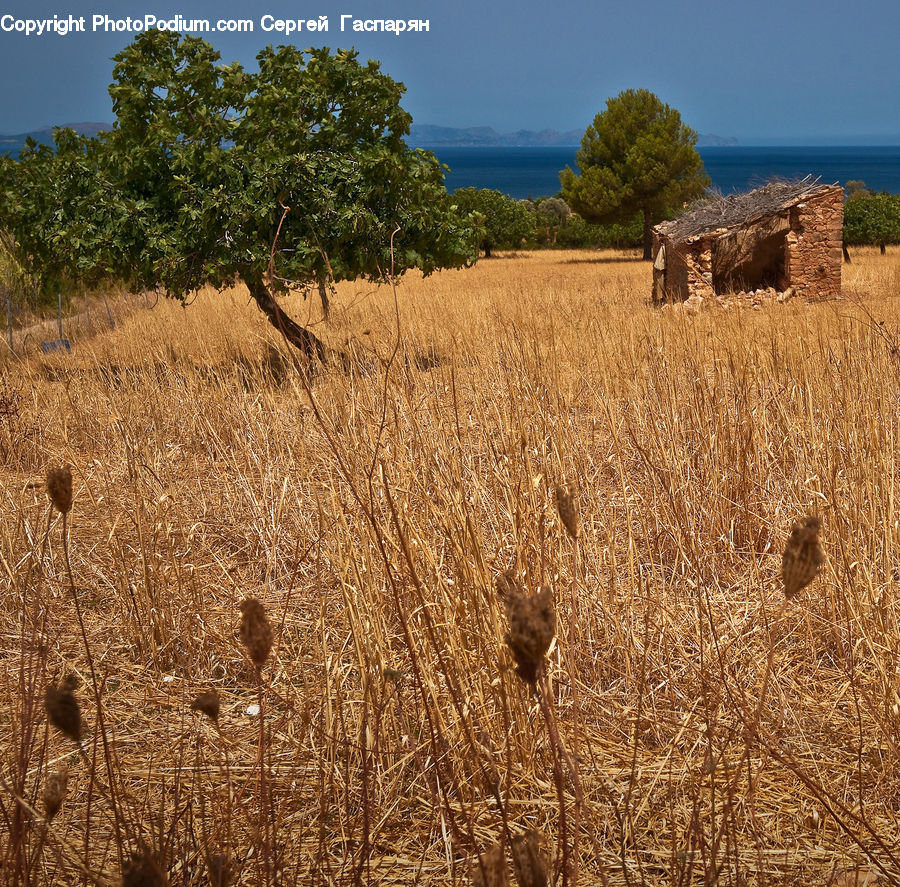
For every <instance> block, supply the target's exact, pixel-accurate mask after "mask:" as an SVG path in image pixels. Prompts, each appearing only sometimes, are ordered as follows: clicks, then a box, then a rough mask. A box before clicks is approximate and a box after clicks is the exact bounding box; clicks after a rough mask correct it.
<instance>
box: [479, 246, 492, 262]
mask: <svg viewBox="0 0 900 887" xmlns="http://www.w3.org/2000/svg"><path fill="white" fill-rule="evenodd" d="M481 247H482V249H483V250H484V257H485V258H486V259H489V258H490V257H491V245H490V244H489V243H482V244H481Z"/></svg>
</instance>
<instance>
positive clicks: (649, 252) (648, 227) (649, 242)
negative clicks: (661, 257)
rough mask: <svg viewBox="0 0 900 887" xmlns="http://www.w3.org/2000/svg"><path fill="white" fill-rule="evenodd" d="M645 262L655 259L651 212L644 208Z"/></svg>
mask: <svg viewBox="0 0 900 887" xmlns="http://www.w3.org/2000/svg"><path fill="white" fill-rule="evenodd" d="M643 213H644V261H645V262H649V261H650V259H652V258H653V225H652V224H651V222H650V210H649V209H647V208H646V207H644V209H643Z"/></svg>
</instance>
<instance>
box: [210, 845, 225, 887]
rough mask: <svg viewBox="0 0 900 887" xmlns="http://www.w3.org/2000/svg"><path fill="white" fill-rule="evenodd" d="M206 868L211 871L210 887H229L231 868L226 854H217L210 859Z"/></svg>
mask: <svg viewBox="0 0 900 887" xmlns="http://www.w3.org/2000/svg"><path fill="white" fill-rule="evenodd" d="M206 866H207V868H208V869H209V885H210V887H228V884H229V883H230V881H231V866H230V865H229V863H228V857H227V856H226V855H225V854H224V853H215V854H213V855H212V856H210V857H208V858H207V860H206Z"/></svg>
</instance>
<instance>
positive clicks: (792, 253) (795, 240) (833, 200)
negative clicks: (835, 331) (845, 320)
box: [785, 187, 844, 299]
mask: <svg viewBox="0 0 900 887" xmlns="http://www.w3.org/2000/svg"><path fill="white" fill-rule="evenodd" d="M843 228H844V189H843V188H840V187H835V188H832V189H830V190H829V191H828V192H827V193H825V194H822V195H820V196H818V197H814V198H812V199H810V200H807V201H806V202H804V203H798V204H797V205H796V206H792V207H791V230H790V231H789V232H788V235H787V240H786V245H785V276H786V277H787V283H788V285H789V286H791V287H792V288H793V289H794V292H795V293H796V294H797V295H799V296H802V297H804V298H806V299H824V298H828V297H833V296H838V295H840V292H841V262H842V260H843V253H842V251H841V244H842V239H843Z"/></svg>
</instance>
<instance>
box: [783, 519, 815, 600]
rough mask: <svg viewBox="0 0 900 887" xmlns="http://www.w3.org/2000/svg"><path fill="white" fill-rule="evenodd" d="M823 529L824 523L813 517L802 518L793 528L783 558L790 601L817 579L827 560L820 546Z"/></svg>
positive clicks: (786, 587) (785, 581) (786, 588)
mask: <svg viewBox="0 0 900 887" xmlns="http://www.w3.org/2000/svg"><path fill="white" fill-rule="evenodd" d="M821 529H822V521H820V520H819V518H817V517H813V516H810V517H804V518H801V519H800V520H798V521H795V522H794V525H793V527H791V536H790V538H789V539H788V541H787V545H785V547H784V554H783V555H782V558H781V579H782V581H783V582H784V596H785V597H786V598H787V599H788V600H790V599H791V598H793V597H794V596H795V595H796V594H797V593H798V592H800V591H801V590H802V589H804V588H806V586H807V585H809V583H810V582H812V581H813V579H815V578H816V574H817V573H818V572H819V567H821V566H822V563H823V562H824V560H825V555H824V554H823V553H822V546H821V545H819V530H821Z"/></svg>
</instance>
